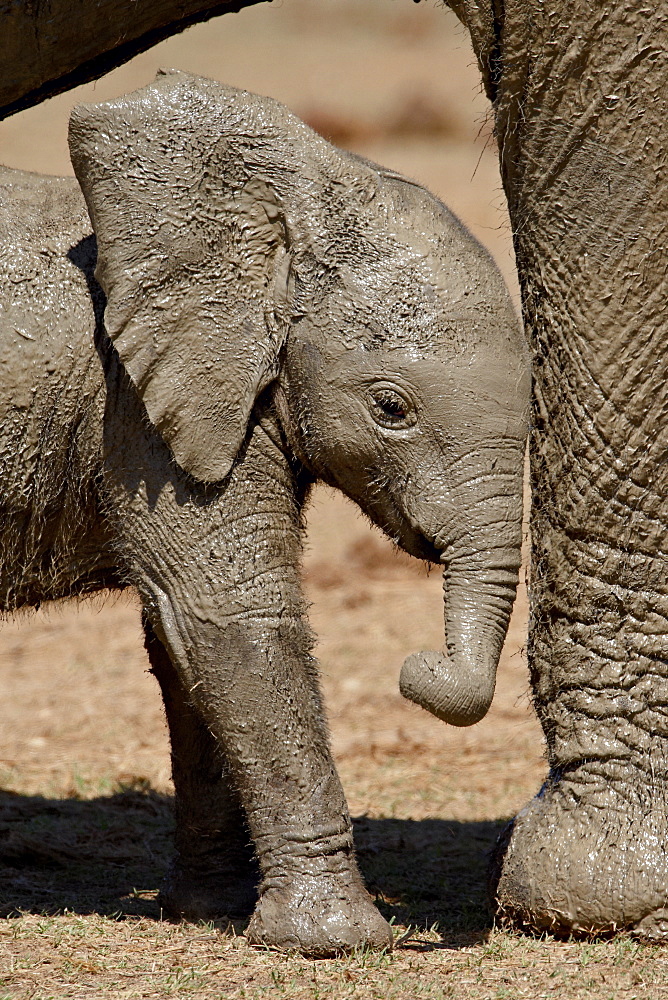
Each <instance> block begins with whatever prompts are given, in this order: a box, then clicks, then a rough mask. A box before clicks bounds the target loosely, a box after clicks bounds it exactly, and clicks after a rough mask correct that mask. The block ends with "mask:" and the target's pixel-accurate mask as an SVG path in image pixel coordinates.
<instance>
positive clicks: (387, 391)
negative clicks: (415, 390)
mask: <svg viewBox="0 0 668 1000" xmlns="http://www.w3.org/2000/svg"><path fill="white" fill-rule="evenodd" d="M369 397H370V407H369V408H370V410H371V416H372V417H373V419H374V420H375V421H376V423H377V424H380V426H381V427H389V428H392V429H395V430H400V429H402V428H404V427H411V426H412V425H413V424H414V423H415V421H416V419H417V417H416V414H415V408H414V406H413V404H412V403H411V401H410V399H409V398H408V397H407V396H405V395H404V394H403V393H401V392H399V391H398V390H397V389H395V388H394V387H393V386H392V387H390V386H385V385H384V386H374V388H373V389H372V390H371V391H370V393H369Z"/></svg>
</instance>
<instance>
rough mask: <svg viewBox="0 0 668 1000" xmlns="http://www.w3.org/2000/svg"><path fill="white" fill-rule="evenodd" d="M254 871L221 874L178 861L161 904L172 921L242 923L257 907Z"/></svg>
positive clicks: (166, 880)
mask: <svg viewBox="0 0 668 1000" xmlns="http://www.w3.org/2000/svg"><path fill="white" fill-rule="evenodd" d="M257 881H258V879H257V877H256V876H255V875H254V873H253V872H252V871H250V872H249V871H248V870H247V869H245V870H244V871H243V872H220V871H216V868H215V867H212V868H211V869H210V870H208V871H206V870H205V871H203V870H202V868H201V866H188V865H186V864H184V863H183V862H181V861H179V860H176V861H173V862H172V864H171V865H170V867H169V869H168V871H167V874H166V875H165V878H164V881H163V883H162V887H161V889H160V895H159V896H158V902H159V904H160V906H161V908H162V910H163V913H164V914H165V916H167V917H169V918H171V919H172V920H190V921H193V922H196V921H198V920H222V919H228V920H243V919H246V918H247V917H249V916H250V914H251V913H252V912H253V909H254V907H255V904H256V903H257Z"/></svg>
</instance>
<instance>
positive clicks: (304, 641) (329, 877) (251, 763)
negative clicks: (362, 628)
mask: <svg viewBox="0 0 668 1000" xmlns="http://www.w3.org/2000/svg"><path fill="white" fill-rule="evenodd" d="M197 642H198V644H201V645H200V650H201V653H200V657H199V659H200V661H202V659H203V658H204V656H205V655H206V654H205V651H207V650H208V651H212V650H215V651H217V653H218V656H217V657H216V660H217V663H216V673H217V674H218V676H219V678H220V682H221V688H220V690H221V691H222V690H224V692H225V694H224V699H223V701H222V702H221V704H220V708H219V711H217V712H215V715H211V716H210V724H211V725H212V728H213V726H216V727H217V728H218V730H219V733H220V741H221V745H222V746H223V747H224V750H225V754H226V757H227V759H228V761H229V762H230V764H231V767H232V769H233V772H234V776H235V779H236V783H237V787H238V790H239V795H240V799H241V802H242V804H243V807H244V810H245V813H246V816H247V819H248V826H249V829H250V832H251V835H252V837H253V841H254V843H255V849H256V853H257V858H258V862H259V866H260V870H261V875H262V878H261V883H260V888H259V894H260V896H259V901H258V904H257V906H256V909H255V913H254V914H253V917H252V919H251V922H250V926H249V928H248V932H247V936H248V939H249V940H250V941H251V942H253V943H257V944H266V945H271V946H273V947H277V948H281V949H284V950H298V951H301V952H304V953H305V954H309V955H323V956H324V955H332V954H336V953H340V952H345V951H350V950H352V949H354V948H356V947H359V946H362V945H369V946H371V947H389V946H390V945H391V943H392V934H391V931H390V928H389V926H388V924H387V923H386V922H385V920H383V918H382V917H381V916H380V914H379V913H378V911H377V910H376V908H375V906H374V905H373V902H372V900H371V897H370V896H369V894H368V892H367V891H366V889H365V887H364V885H363V882H362V879H361V876H360V873H359V870H358V868H357V864H356V861H355V856H354V848H353V838H352V829H351V824H350V817H349V815H348V808H347V805H346V802H345V798H344V795H343V790H342V788H341V784H340V782H339V778H338V775H337V773H336V769H335V767H334V762H333V760H332V758H331V754H330V751H329V746H328V740H327V734H326V729H325V725H324V720H323V717H322V708H321V703H320V696H319V691H318V686H317V680H316V677H315V672H314V665H313V663H312V662H311V660H310V658H309V656H308V653H307V652H306V651H305V650H307V649H308V645H309V639H308V635H307V630H306V628H305V627H304V624H303V623H302V622H301V621H300V620H297V621H295V620H293V621H289V620H286V619H285V617H284V618H283V619H282V620H281V622H280V624H277V625H276V626H275V627H274V628H271V627H267V625H266V623H265V624H262V623H260V622H255V623H252V622H248V621H245V622H244V623H243V625H241V624H235V625H233V626H228V627H227V628H225V629H224V630H222V631H221V630H217V629H213V628H212V627H210V626H209V627H208V628H207V627H203V626H200V628H199V629H198V638H197ZM196 690H198V689H196Z"/></svg>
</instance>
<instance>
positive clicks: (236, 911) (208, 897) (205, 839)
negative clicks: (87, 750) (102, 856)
mask: <svg viewBox="0 0 668 1000" xmlns="http://www.w3.org/2000/svg"><path fill="white" fill-rule="evenodd" d="M144 634H145V645H146V651H147V652H148V656H149V660H150V663H151V673H153V675H154V676H155V678H156V679H157V681H158V683H159V685H160V690H161V692H162V699H163V703H164V706H165V714H166V716H167V725H168V727H169V738H170V743H171V751H172V779H173V782H174V793H175V812H176V835H175V846H176V857H175V858H174V860H173V861H172V863H171V865H170V868H169V871H168V873H167V875H166V877H165V880H164V882H163V886H162V889H161V892H160V900H159V901H160V905H161V907H162V909H163V910H164V911H165V912H166V913H167V914H168V915H169V916H171V917H183V918H185V919H186V920H214V919H216V918H224V917H228V918H231V919H234V918H241V917H247V916H250V914H251V913H252V912H253V908H254V906H255V903H256V901H257V885H258V882H259V872H258V868H257V863H256V861H255V856H254V851H253V847H252V843H251V837H250V833H249V831H248V826H247V824H246V817H245V815H244V813H243V810H242V808H241V803H240V801H239V795H238V793H237V792H236V789H235V788H234V785H233V782H232V778H231V774H230V771H229V765H228V764H227V762H226V761H224V759H223V758H222V755H221V753H220V748H219V746H218V745H217V744H216V741H215V739H214V737H213V736H212V735H211V732H210V731H209V729H208V727H207V726H206V725H205V723H204V720H203V719H202V717H201V715H200V714H199V712H198V711H197V710H196V709H195V708H194V707H193V705H192V704H191V702H190V700H189V699H188V696H187V694H186V692H185V689H184V687H183V685H182V684H181V681H180V679H179V676H178V673H177V671H176V669H175V667H174V665H173V663H172V661H171V660H170V658H169V655H168V653H167V650H166V649H165V647H164V646H163V644H162V643H161V642H160V640H159V639H158V637H157V636H156V634H155V632H154V631H153V629H152V627H151V625H150V623H149V622H148V620H145V621H144Z"/></svg>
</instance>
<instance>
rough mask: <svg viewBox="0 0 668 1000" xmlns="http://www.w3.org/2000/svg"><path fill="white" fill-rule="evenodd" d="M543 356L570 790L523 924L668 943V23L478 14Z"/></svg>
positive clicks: (560, 749)
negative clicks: (619, 932) (626, 931)
mask: <svg viewBox="0 0 668 1000" xmlns="http://www.w3.org/2000/svg"><path fill="white" fill-rule="evenodd" d="M456 6H457V7H458V10H459V13H460V15H461V16H463V17H464V18H465V19H466V20H467V22H468V23H469V26H470V27H471V32H472V36H473V38H474V43H475V45H476V48H477V51H478V58H479V61H480V65H481V67H482V68H483V71H484V73H485V75H486V86H487V91H488V93H489V96H490V97H491V98H492V100H493V102H494V110H495V119H496V129H497V135H498V141H499V148H500V152H501V166H502V174H503V180H504V186H505V189H506V193H507V196H508V201H509V208H510V215H511V221H512V224H513V232H514V234H515V248H516V254H517V262H518V269H519V275H520V280H521V285H522V292H523V307H524V317H525V323H526V327H527V332H528V334H529V336H530V338H531V341H532V344H533V349H534V368H533V370H534V420H533V431H532V439H531V466H532V490H533V504H532V535H533V571H532V572H533V578H532V586H531V593H532V598H531V600H532V607H531V623H530V637H529V659H530V669H531V676H532V683H533V689H534V700H535V704H536V708H537V711H538V714H539V717H540V720H541V722H542V725H543V729H544V731H545V737H546V741H547V747H548V756H549V763H550V773H549V776H548V779H547V782H546V784H545V785H544V787H543V789H542V790H541V792H540V793H539V795H538V796H537V797H536V798H535V799H534V800H533V801H532V802H531V803H530V804H529V805H528V806H527V807H526V808H525V809H524V810H523V811H522V812H520V814H519V815H518V816H517V817H516V818H515V820H514V823H513V824H512V827H511V829H510V830H509V831H508V832H507V835H506V837H505V840H504V844H503V846H502V848H501V851H500V855H499V857H498V858H497V871H496V880H497V883H498V884H497V888H496V892H497V899H498V902H499V906H500V909H501V911H502V912H505V913H507V914H509V915H511V916H512V917H514V918H515V919H517V920H519V921H521V922H523V923H527V924H529V925H532V926H534V927H538V928H555V929H559V930H562V931H567V932H571V931H575V932H582V933H591V932H611V931H614V930H616V929H621V928H634V929H636V930H637V931H638V932H639V933H642V934H644V935H646V936H649V937H654V938H658V939H661V938H666V937H668V919H667V918H668V851H667V849H666V842H667V839H668V838H667V835H668V588H667V583H668V573H667V567H666V552H667V551H668V462H667V461H666V459H667V457H668V420H667V417H668V354H667V352H666V349H665V344H666V334H667V333H668V331H667V329H666V327H667V323H666V319H665V315H666V313H665V303H666V289H667V288H668V281H667V278H668V255H666V252H665V247H666V238H667V235H668V177H667V176H666V165H667V159H668V153H667V148H668V143H667V142H666V128H665V123H666V118H667V115H668V106H667V95H668V12H666V10H665V9H664V8H663V7H661V5H646V4H641V3H636V2H632V0H625V2H622V3H619V4H613V5H604V6H601V5H596V4H591V3H588V2H584V0H582V2H580V0H574V2H573V3H569V4H551V5H547V4H543V3H541V2H538V0H528V2H527V0H522V2H521V3H520V2H519V0H505V3H503V4H494V8H493V9H491V5H490V7H488V6H487V5H486V4H479V3H477V2H473V0H471V2H470V3H469V2H468V0H463V2H461V3H460V2H459V0H458V2H457V4H456Z"/></svg>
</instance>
